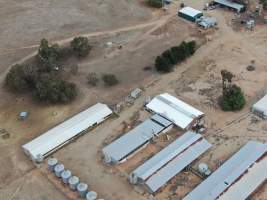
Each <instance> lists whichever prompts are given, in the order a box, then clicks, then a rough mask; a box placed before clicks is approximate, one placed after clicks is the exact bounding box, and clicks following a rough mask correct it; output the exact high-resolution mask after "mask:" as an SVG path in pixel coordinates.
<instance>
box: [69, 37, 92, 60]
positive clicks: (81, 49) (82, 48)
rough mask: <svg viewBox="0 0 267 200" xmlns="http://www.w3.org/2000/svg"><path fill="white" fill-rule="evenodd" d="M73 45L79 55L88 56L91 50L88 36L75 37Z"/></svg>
mask: <svg viewBox="0 0 267 200" xmlns="http://www.w3.org/2000/svg"><path fill="white" fill-rule="evenodd" d="M71 47H72V50H73V51H74V52H75V53H76V54H77V55H78V56H79V57H85V56H87V55H88V54H89V52H90V50H91V46H90V45H89V41H88V38H87V37H75V38H74V39H73V40H72V41H71Z"/></svg>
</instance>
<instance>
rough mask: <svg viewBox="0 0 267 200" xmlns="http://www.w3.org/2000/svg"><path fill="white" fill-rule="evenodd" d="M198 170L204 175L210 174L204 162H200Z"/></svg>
mask: <svg viewBox="0 0 267 200" xmlns="http://www.w3.org/2000/svg"><path fill="white" fill-rule="evenodd" d="M198 171H199V172H200V173H201V174H205V175H207V176H208V175H210V174H211V171H210V170H209V167H208V165H207V164H205V163H200V164H199V165H198Z"/></svg>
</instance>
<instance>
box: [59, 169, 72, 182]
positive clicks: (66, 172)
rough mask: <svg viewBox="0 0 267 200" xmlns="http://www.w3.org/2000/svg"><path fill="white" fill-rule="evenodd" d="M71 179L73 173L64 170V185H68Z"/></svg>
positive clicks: (62, 175)
mask: <svg viewBox="0 0 267 200" xmlns="http://www.w3.org/2000/svg"><path fill="white" fill-rule="evenodd" d="M70 177H71V171H70V170H64V171H63V172H62V173H61V178H62V181H63V183H65V184H67V183H68V181H69V179H70Z"/></svg>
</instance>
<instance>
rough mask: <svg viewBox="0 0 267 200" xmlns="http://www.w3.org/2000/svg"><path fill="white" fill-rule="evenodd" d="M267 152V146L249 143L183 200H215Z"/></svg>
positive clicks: (253, 142)
mask: <svg viewBox="0 0 267 200" xmlns="http://www.w3.org/2000/svg"><path fill="white" fill-rule="evenodd" d="M266 151H267V144H262V143H258V142H255V141H250V142H248V143H247V144H246V145H245V146H244V147H242V148H241V149H240V150H239V151H238V152H237V153H236V154H234V155H233V156H232V157H231V158H230V159H229V160H227V161H226V162H225V163H224V164H223V165H222V166H221V167H220V168H219V169H217V170H216V171H215V172H213V173H212V174H211V175H210V176H209V177H208V178H207V179H206V180H205V181H203V182H202V183H201V184H200V185H199V186H197V187H196V188H195V189H194V190H193V191H192V192H191V193H189V194H188V195H187V196H186V197H185V198H184V199H183V200H198V199H201V200H214V199H216V198H218V197H219V196H220V195H221V194H222V193H223V192H224V191H225V190H226V189H227V188H229V187H230V186H231V185H232V184H233V183H234V182H235V181H236V180H237V179H238V178H239V177H240V176H241V175H243V174H244V173H245V172H246V170H247V169H248V168H249V167H251V165H253V164H254V163H255V162H256V161H257V160H258V159H259V158H260V157H261V156H262V155H263V154H264V153H266Z"/></svg>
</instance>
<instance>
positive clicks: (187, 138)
mask: <svg viewBox="0 0 267 200" xmlns="http://www.w3.org/2000/svg"><path fill="white" fill-rule="evenodd" d="M200 138H202V136H201V135H200V134H196V133H194V132H191V131H188V132H186V133H185V134H183V135H182V136H181V137H179V138H178V139H177V140H175V141H174V142H172V143H171V144H169V145H168V146H167V147H166V148H164V149H163V150H161V151H160V152H159V153H157V154H156V155H154V156H153V157H152V158H150V159H149V160H147V161H146V162H145V163H143V164H142V165H140V166H139V167H138V168H137V169H135V170H134V171H133V172H132V173H131V174H130V182H131V183H132V184H137V183H141V184H142V183H144V182H145V181H146V180H147V179H148V178H149V177H150V176H151V175H153V174H154V173H156V172H157V171H158V170H159V169H160V168H162V167H163V166H164V165H166V164H167V163H168V162H170V161H171V160H172V159H173V158H175V157H176V156H178V155H179V154H180V153H182V152H183V151H184V150H185V149H187V148H188V147H189V146H190V145H192V144H193V143H195V142H196V141H197V140H199V139H200Z"/></svg>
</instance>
